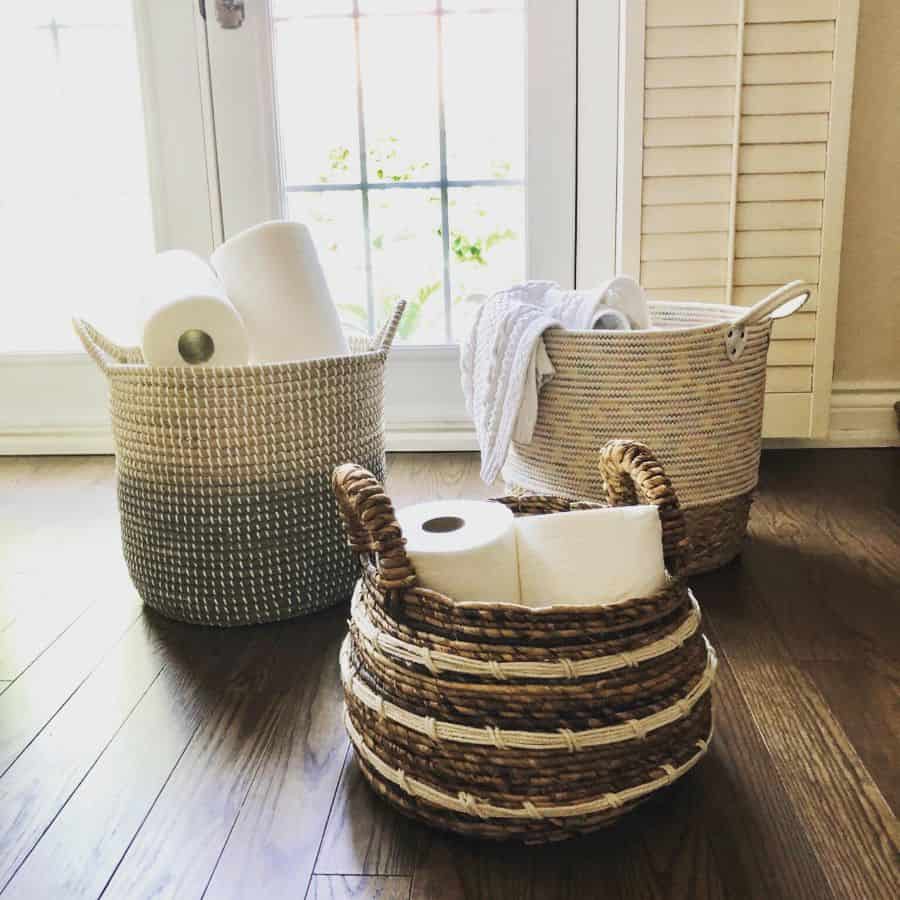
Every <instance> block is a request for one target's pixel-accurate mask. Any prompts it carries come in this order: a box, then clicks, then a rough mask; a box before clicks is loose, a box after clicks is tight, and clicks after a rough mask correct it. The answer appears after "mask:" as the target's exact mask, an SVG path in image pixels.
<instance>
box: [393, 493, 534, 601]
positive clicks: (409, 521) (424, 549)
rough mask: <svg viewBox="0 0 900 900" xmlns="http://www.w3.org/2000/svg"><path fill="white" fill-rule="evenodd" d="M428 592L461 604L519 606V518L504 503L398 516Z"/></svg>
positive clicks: (424, 507) (419, 508)
mask: <svg viewBox="0 0 900 900" xmlns="http://www.w3.org/2000/svg"><path fill="white" fill-rule="evenodd" d="M397 520H398V521H399V523H400V527H401V528H402V529H403V536H404V537H405V538H406V552H407V555H408V556H409V558H410V561H411V562H412V564H413V566H414V567H415V570H416V573H417V575H418V576H419V584H420V585H421V586H422V587H426V588H431V590H434V591H439V592H440V593H442V594H445V595H446V596H448V597H450V598H451V599H453V600H456V601H457V602H460V603H462V602H465V601H476V602H481V603H518V602H519V574H518V567H517V564H516V533H515V528H514V519H513V514H512V513H511V512H510V511H509V509H508V508H507V507H505V506H503V505H501V504H500V503H488V502H487V501H478V500H439V501H435V502H433V503H419V504H417V505H415V506H408V507H406V509H401V510H400V511H399V512H398V513H397Z"/></svg>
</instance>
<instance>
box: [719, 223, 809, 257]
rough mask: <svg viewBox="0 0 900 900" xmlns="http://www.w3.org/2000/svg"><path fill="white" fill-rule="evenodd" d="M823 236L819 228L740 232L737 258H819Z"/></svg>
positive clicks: (736, 241) (736, 240)
mask: <svg viewBox="0 0 900 900" xmlns="http://www.w3.org/2000/svg"><path fill="white" fill-rule="evenodd" d="M821 244H822V235H821V232H820V231H819V229H818V228H811V229H805V230H796V231H780V230H779V231H739V232H738V233H737V235H736V237H735V251H734V252H735V256H736V257H738V258H740V259H754V258H759V257H783V256H818V255H819V250H820V249H821Z"/></svg>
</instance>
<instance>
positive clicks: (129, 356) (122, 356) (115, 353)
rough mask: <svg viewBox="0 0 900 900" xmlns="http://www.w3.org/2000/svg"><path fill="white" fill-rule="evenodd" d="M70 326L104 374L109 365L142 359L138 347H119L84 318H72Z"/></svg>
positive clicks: (106, 372)
mask: <svg viewBox="0 0 900 900" xmlns="http://www.w3.org/2000/svg"><path fill="white" fill-rule="evenodd" d="M72 327H73V328H74V329H75V334H77V335H78V339H79V340H80V341H81V344H82V346H83V347H84V349H85V350H87V353H88V356H90V358H91V359H92V360H94V362H95V363H97V366H98V367H99V368H100V371H101V372H103V374H104V375H108V374H109V369H110V366H116V365H119V366H120V365H127V364H129V363H142V362H143V361H144V358H143V356H142V354H141V349H140V347H120V346H119V345H118V344H116V343H115V342H114V341H111V340H110V339H109V338H108V337H105V336H104V335H102V334H101V333H100V332H99V331H97V329H96V328H94V326H93V325H91V324H90V323H89V322H86V321H85V320H84V319H72Z"/></svg>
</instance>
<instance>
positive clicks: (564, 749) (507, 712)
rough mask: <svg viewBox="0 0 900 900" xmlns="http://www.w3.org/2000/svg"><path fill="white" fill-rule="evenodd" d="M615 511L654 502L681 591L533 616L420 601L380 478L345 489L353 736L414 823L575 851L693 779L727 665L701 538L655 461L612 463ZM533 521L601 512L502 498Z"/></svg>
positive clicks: (609, 484) (636, 456) (610, 457)
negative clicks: (696, 581) (711, 619)
mask: <svg viewBox="0 0 900 900" xmlns="http://www.w3.org/2000/svg"><path fill="white" fill-rule="evenodd" d="M601 469H602V473H603V478H604V484H605V486H606V493H607V494H608V496H609V497H610V499H611V502H613V503H618V502H628V503H634V502H647V503H654V504H655V505H656V506H657V507H658V508H659V510H660V516H661V520H662V523H663V535H664V538H663V541H664V555H665V558H666V563H667V566H668V568H669V572H670V575H669V577H668V580H667V582H666V584H665V585H664V586H663V588H662V589H661V590H660V591H658V592H657V593H656V594H655V595H653V596H652V597H646V598H634V599H631V600H627V601H623V602H618V603H613V604H609V605H604V606H575V605H572V606H557V607H545V608H540V609H530V608H527V607H523V606H515V605H510V604H506V605H504V604H485V603H472V602H469V603H454V601H453V600H452V599H450V598H449V597H445V596H443V595H442V594H440V593H437V592H436V591H431V590H427V589H425V588H420V587H418V586H417V584H416V574H415V570H414V569H413V566H412V565H411V563H410V561H409V558H408V557H407V555H406V551H405V549H404V540H403V535H402V533H401V531H400V526H399V524H398V523H397V521H396V517H395V515H394V509H393V506H392V504H391V501H390V499H389V498H388V497H387V496H386V495H385V493H384V489H383V488H382V486H381V484H380V483H379V481H378V479H377V478H375V477H374V476H372V475H371V474H370V473H368V472H366V471H365V470H364V469H363V468H362V467H360V466H356V465H345V466H341V467H340V468H339V469H337V470H336V471H335V474H334V487H335V492H336V495H337V497H338V502H339V505H340V508H341V511H342V513H343V515H344V517H345V520H346V524H347V530H348V533H349V538H350V546H351V547H352V549H353V550H354V551H355V552H356V553H357V554H359V556H360V560H361V562H362V567H363V577H362V578H361V579H360V582H359V584H358V586H357V590H356V592H355V594H354V598H353V603H352V607H351V622H350V634H349V635H348V637H347V640H346V641H345V644H344V646H343V648H342V650H341V659H340V664H341V677H342V680H343V684H344V696H345V700H346V706H347V710H346V722H347V731H348V733H349V735H350V739H351V741H352V743H353V745H354V747H355V749H356V753H357V759H358V761H359V764H360V767H361V769H362V772H363V774H364V775H365V777H366V779H367V780H368V781H369V782H370V783H371V784H372V786H373V787H374V788H375V790H376V791H377V792H378V793H379V794H380V795H381V796H383V797H384V798H385V799H386V800H388V802H390V803H392V804H393V805H394V806H396V807H397V808H398V809H399V810H400V811H401V812H403V813H404V814H406V815H409V816H411V817H413V818H416V819H419V820H421V821H424V822H427V823H429V824H432V825H437V826H439V827H443V828H449V829H451V830H454V831H459V832H462V833H464V834H470V835H476V836H481V837H488V838H493V839H510V838H515V839H520V840H525V841H529V842H540V841H548V840H558V839H560V838H563V837H568V836H570V835H574V834H579V833H583V832H587V831H591V830H593V829H595V828H598V827H601V826H602V825H605V824H608V823H609V822H611V821H613V820H614V819H615V818H616V817H618V816H619V815H621V814H622V813H624V812H626V811H628V810H630V809H632V808H634V807H635V806H636V805H637V804H638V803H640V802H641V801H642V800H644V799H645V798H646V797H647V796H649V795H650V794H652V793H653V792H655V791H658V790H661V789H662V788H664V787H666V786H667V785H669V784H671V783H672V782H673V781H674V780H675V779H677V778H679V777H681V775H683V774H684V773H685V772H687V771H688V770H689V769H690V768H691V767H692V766H693V765H695V764H696V762H697V761H698V760H699V759H700V757H701V756H702V755H703V754H704V753H705V752H706V749H707V746H708V742H709V738H710V734H711V729H712V706H711V693H710V687H711V685H712V682H713V679H714V676H715V668H716V658H715V654H714V653H713V651H712V648H711V647H710V646H709V644H708V642H707V641H706V639H705V637H703V635H702V634H701V633H700V630H699V626H700V610H699V607H698V605H697V602H696V600H695V599H694V597H693V596H692V595H691V594H690V592H689V591H688V589H687V587H686V584H685V582H684V578H683V577H682V575H681V572H682V570H683V568H684V563H685V561H686V553H687V549H688V548H687V541H686V539H685V530H684V521H683V517H682V514H681V510H680V508H679V506H678V501H677V499H676V498H675V494H674V491H673V490H672V485H671V483H670V482H669V479H668V478H667V477H666V475H665V473H664V472H663V470H662V468H661V467H660V465H659V464H658V463H657V462H656V460H655V459H654V458H653V457H652V455H651V454H650V452H649V451H648V450H647V448H646V447H644V446H643V445H641V444H636V443H633V442H624V441H619V442H611V443H610V444H608V445H607V446H606V447H605V448H604V450H603V451H602V453H601ZM500 502H503V503H506V504H507V505H509V506H510V507H511V508H512V509H513V511H514V512H515V513H516V514H517V515H540V514H542V513H547V512H556V511H566V510H569V509H573V508H574V509H578V508H585V507H590V506H595V505H596V504H591V503H583V502H578V501H571V500H567V499H563V498H558V497H521V498H511V497H505V498H501V499H500Z"/></svg>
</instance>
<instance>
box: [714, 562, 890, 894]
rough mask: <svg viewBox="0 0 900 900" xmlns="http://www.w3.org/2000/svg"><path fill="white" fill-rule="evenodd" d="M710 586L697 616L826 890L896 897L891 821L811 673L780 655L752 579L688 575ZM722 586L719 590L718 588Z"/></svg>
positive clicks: (725, 573)
mask: <svg viewBox="0 0 900 900" xmlns="http://www.w3.org/2000/svg"><path fill="white" fill-rule="evenodd" d="M696 582H697V590H698V596H699V597H700V600H701V603H702V602H703V599H702V598H703V592H702V589H701V586H700V585H701V583H705V584H706V585H707V587H710V586H712V585H717V584H718V585H720V590H719V591H718V592H717V597H718V599H719V600H720V601H721V602H719V603H708V604H707V606H706V620H707V622H708V623H709V622H710V620H711V625H708V626H707V627H708V629H709V632H710V635H711V637H712V639H713V640H714V641H715V643H716V645H717V646H719V647H721V648H722V649H723V651H724V652H725V654H726V656H727V658H728V660H729V661H730V663H731V665H732V667H733V669H734V672H735V676H736V678H737V681H738V684H739V685H740V689H741V694H742V695H743V697H744V700H745V702H746V704H747V708H748V710H749V711H750V714H751V715H752V717H753V720H754V722H755V724H756V727H757V728H758V729H759V732H760V734H761V735H762V737H763V740H764V741H765V744H766V747H767V749H768V751H769V754H770V756H771V760H772V766H773V770H774V771H775V772H777V773H778V776H779V778H780V781H781V783H782V784H783V785H784V788H785V790H786V791H787V792H788V795H789V797H790V800H791V803H792V805H793V806H794V809H795V810H796V811H797V815H798V817H799V820H800V823H801V825H802V827H803V829H804V831H805V832H806V834H807V836H808V839H809V842H810V844H811V846H812V847H813V849H814V850H815V852H816V855H817V858H818V860H819V864H820V866H821V867H822V870H823V872H824V874H825V877H826V879H827V880H828V883H829V885H830V886H831V889H832V892H833V893H834V895H835V896H836V897H840V898H843V897H859V898H863V897H896V896H898V895H900V873H898V871H897V868H896V863H895V858H894V857H895V854H896V852H897V851H896V847H895V844H894V842H895V841H896V820H895V819H894V816H893V814H892V813H891V810H890V807H889V806H888V804H887V802H886V801H885V799H884V797H883V796H882V794H881V792H880V791H879V790H878V787H877V786H876V784H875V782H874V781H873V780H872V778H871V776H870V775H869V773H868V772H867V771H866V768H865V766H864V765H863V763H862V761H861V760H860V758H859V756H858V754H857V753H856V751H855V750H854V748H853V745H852V744H851V742H850V741H849V739H848V738H847V735H846V733H845V732H844V731H843V729H842V728H841V727H840V724H839V723H838V721H837V720H836V719H835V717H834V714H833V713H832V711H831V709H830V708H829V707H828V704H827V703H826V702H825V700H824V699H823V697H822V695H821V693H820V692H819V691H818V689H817V688H816V686H815V684H814V683H813V682H812V681H811V679H810V678H809V677H808V676H807V675H806V674H805V673H804V672H803V671H801V670H800V669H799V668H798V667H797V665H796V664H794V663H793V662H792V661H791V659H790V658H789V656H788V654H787V652H786V650H785V648H784V645H783V644H782V643H781V641H780V639H779V637H778V635H777V634H776V632H775V630H774V628H773V624H772V621H771V619H770V617H769V616H768V615H767V613H766V609H765V606H764V604H763V603H762V602H761V600H760V599H759V598H757V597H755V596H754V589H753V585H752V577H751V576H749V575H748V576H747V577H745V578H743V579H741V580H739V581H736V580H735V579H734V578H733V575H729V573H728V571H719V572H717V573H713V574H712V575H708V576H706V577H705V578H704V579H696ZM726 586H728V588H729V589H728V590H723V589H722V588H725V587H726Z"/></svg>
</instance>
